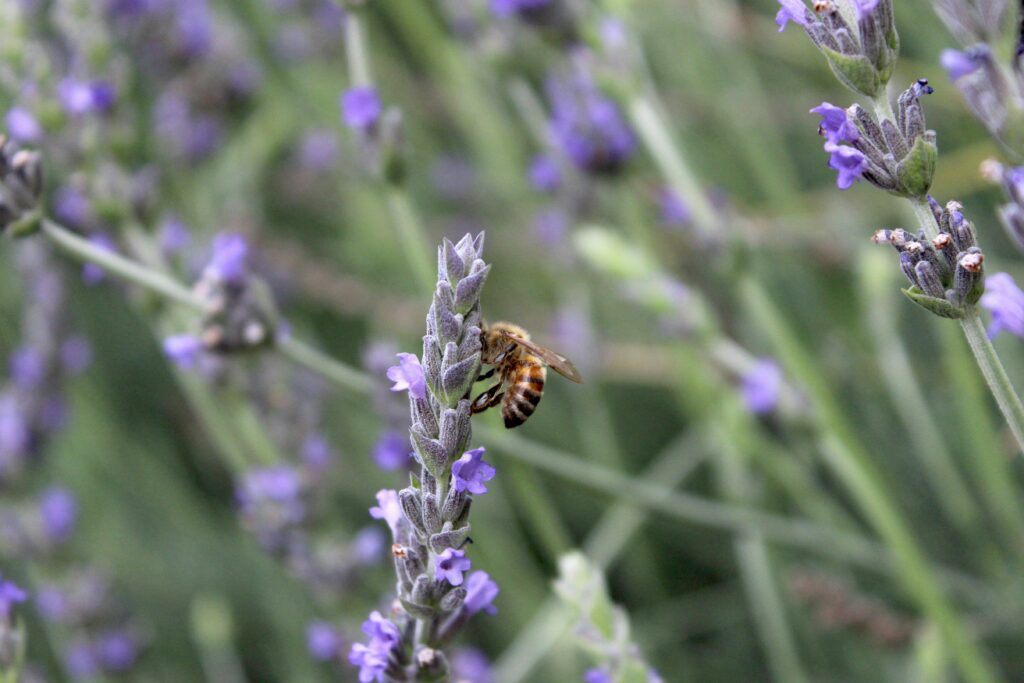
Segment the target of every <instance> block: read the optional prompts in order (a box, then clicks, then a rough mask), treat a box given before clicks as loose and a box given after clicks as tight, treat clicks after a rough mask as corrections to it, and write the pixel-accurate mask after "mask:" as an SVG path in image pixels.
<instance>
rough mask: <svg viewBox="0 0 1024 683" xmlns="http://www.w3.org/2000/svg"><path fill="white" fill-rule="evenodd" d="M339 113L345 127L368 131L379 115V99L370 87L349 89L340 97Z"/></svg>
mask: <svg viewBox="0 0 1024 683" xmlns="http://www.w3.org/2000/svg"><path fill="white" fill-rule="evenodd" d="M341 113H342V117H343V118H344V120H345V125H346V126H348V127H349V128H352V129H354V130H363V131H365V130H368V129H369V128H371V127H372V126H373V125H374V124H376V123H377V120H378V119H379V118H380V114H381V104H380V98H379V97H378V96H377V91H376V89H374V88H372V87H370V86H363V87H357V88H350V89H349V90H346V91H345V93H344V94H343V95H342V96H341Z"/></svg>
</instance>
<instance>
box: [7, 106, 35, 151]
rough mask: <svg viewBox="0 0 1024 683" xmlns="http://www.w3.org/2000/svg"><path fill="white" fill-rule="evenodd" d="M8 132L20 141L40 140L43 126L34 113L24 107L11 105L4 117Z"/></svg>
mask: <svg viewBox="0 0 1024 683" xmlns="http://www.w3.org/2000/svg"><path fill="white" fill-rule="evenodd" d="M4 123H5V124H6V126H7V132H8V133H10V135H11V137H12V138H14V139H15V140H17V141H18V142H39V140H41V139H42V137H43V127H42V126H40V125H39V121H38V120H36V117H35V116H33V115H32V113H31V112H30V111H29V110H28V109H25V108H24V107H11V109H10V110H9V111H8V112H7V116H5V117H4Z"/></svg>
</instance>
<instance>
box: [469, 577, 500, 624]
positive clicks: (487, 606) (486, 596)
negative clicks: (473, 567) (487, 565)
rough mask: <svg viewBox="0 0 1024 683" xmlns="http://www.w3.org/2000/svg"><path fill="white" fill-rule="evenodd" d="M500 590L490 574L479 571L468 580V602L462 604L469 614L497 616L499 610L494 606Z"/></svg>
mask: <svg viewBox="0 0 1024 683" xmlns="http://www.w3.org/2000/svg"><path fill="white" fill-rule="evenodd" d="M500 590H501V589H500V588H499V587H498V584H497V583H495V582H494V581H493V580H492V579H491V575H490V574H488V573H487V572H485V571H483V570H477V571H475V572H473V573H472V574H470V575H469V576H468V577H467V578H466V600H465V602H463V603H462V604H463V606H464V607H465V608H466V611H467V612H468V613H469V614H476V613H477V612H486V613H487V614H497V613H498V608H496V607H495V606H494V599H495V598H497V597H498V592H499V591H500Z"/></svg>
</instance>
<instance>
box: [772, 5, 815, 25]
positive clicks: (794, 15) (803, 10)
mask: <svg viewBox="0 0 1024 683" xmlns="http://www.w3.org/2000/svg"><path fill="white" fill-rule="evenodd" d="M779 4H780V5H781V6H782V7H781V8H780V9H779V12H778V14H776V15H775V23H776V24H778V26H779V32H780V33H781V32H782V31H784V30H785V28H786V24H788V23H789V22H791V21H792V22H794V23H797V24H799V25H800V26H807V5H805V4H804V3H803V0H779Z"/></svg>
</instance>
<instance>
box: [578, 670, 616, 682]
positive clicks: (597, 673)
mask: <svg viewBox="0 0 1024 683" xmlns="http://www.w3.org/2000/svg"><path fill="white" fill-rule="evenodd" d="M614 680H615V679H613V678H612V675H611V674H610V673H608V672H607V671H605V670H604V669H588V670H587V672H586V673H585V674H583V683H614Z"/></svg>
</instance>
